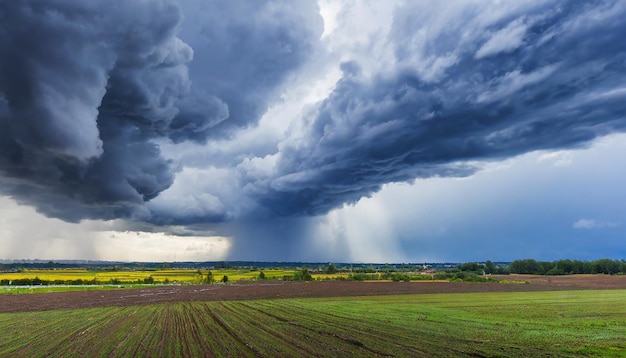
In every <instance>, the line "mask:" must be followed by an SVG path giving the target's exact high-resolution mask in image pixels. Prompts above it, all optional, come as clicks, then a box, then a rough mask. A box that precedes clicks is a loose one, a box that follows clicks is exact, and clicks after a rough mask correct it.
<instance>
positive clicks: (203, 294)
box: [0, 275, 626, 313]
mask: <svg viewBox="0 0 626 358" xmlns="http://www.w3.org/2000/svg"><path fill="white" fill-rule="evenodd" d="M493 278H496V279H501V280H509V281H526V282H530V283H527V284H501V283H466V282H456V283H449V282H428V281H426V282H424V281H420V282H351V281H321V282H271V281H269V282H258V283H244V284H229V285H204V286H156V287H150V288H141V289H119V290H105V291H83V292H59V293H33V294H21V295H0V313H6V312H29V311H46V310H55V309H75V308H93V307H107V306H132V305H149V304H155V303H166V302H192V301H225V300H248V299H273V298H298V297H301V298H304V297H338V296H368V295H394V294H419V293H465V292H530V291H554V290H574V289H626V276H608V275H572V276H532V275H510V276H493Z"/></svg>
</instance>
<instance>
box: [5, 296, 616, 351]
mask: <svg viewBox="0 0 626 358" xmlns="http://www.w3.org/2000/svg"><path fill="white" fill-rule="evenodd" d="M625 302H626V290H602V291H599V290H598V291H591V290H588V291H555V292H534V293H471V294H431V295H402V296H374V297H349V298H348V297H344V298H324V299H276V300H249V301H224V302H196V303H176V304H158V305H151V306H132V307H108V308H95V309H80V310H56V311H47V312H33V313H11V314H0V337H1V338H0V356H3V357H4V356H7V357H42V356H51V357H72V356H117V357H128V356H149V357H159V356H160V357H173V356H179V357H196V356H217V357H234V356H236V357H239V356H248V357H259V356H261V357H281V356H282V357H285V356H294V357H306V356H325V357H369V356H371V357H374V356H385V355H390V356H397V357H416V356H427V357H437V356H439V357H451V356H486V357H502V356H505V357H555V356H559V357H568V356H572V357H574V356H575V357H578V356H597V357H610V356H614V357H624V356H626V304H624V303H625Z"/></svg>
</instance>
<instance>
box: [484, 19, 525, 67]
mask: <svg viewBox="0 0 626 358" xmlns="http://www.w3.org/2000/svg"><path fill="white" fill-rule="evenodd" d="M527 28H528V25H527V24H526V23H525V19H518V20H515V21H513V22H511V23H510V24H509V25H508V26H507V27H505V28H504V29H502V30H500V31H498V32H496V33H495V34H493V35H492V36H491V38H489V40H487V42H485V43H484V44H483V45H482V46H481V47H480V49H478V51H476V55H475V58H476V59H481V58H483V57H487V56H493V55H496V54H498V53H500V52H511V51H513V50H515V49H516V48H518V47H520V46H521V45H522V43H523V41H522V40H523V39H524V34H526V29H527Z"/></svg>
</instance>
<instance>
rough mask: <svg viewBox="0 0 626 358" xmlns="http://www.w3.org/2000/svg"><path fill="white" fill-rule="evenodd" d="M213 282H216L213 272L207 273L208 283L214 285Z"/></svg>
mask: <svg viewBox="0 0 626 358" xmlns="http://www.w3.org/2000/svg"><path fill="white" fill-rule="evenodd" d="M213 282H214V279H213V272H211V270H209V272H207V274H206V283H208V284H212V283H213Z"/></svg>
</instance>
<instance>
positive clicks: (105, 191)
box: [0, 1, 321, 221]
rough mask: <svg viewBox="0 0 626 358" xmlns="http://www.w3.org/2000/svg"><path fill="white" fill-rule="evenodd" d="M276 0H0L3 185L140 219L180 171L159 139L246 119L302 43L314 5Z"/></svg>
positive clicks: (28, 195)
mask: <svg viewBox="0 0 626 358" xmlns="http://www.w3.org/2000/svg"><path fill="white" fill-rule="evenodd" d="M282 5H284V6H279V5H276V4H273V3H271V2H260V1H258V2H195V3H191V2H188V3H185V5H184V9H183V10H184V11H186V13H185V14H183V12H181V9H180V8H179V5H178V4H177V3H176V2H174V1H132V2H127V1H113V2H110V1H88V2H75V1H19V2H18V1H6V2H2V3H0V185H1V190H2V193H3V194H5V195H9V196H11V197H13V198H15V199H16V200H17V201H19V202H20V203H27V204H30V205H34V206H35V207H36V208H37V209H38V210H39V211H40V212H43V213H44V214H46V215H48V216H53V217H58V218H62V219H64V220H68V221H78V220H81V219H84V218H104V219H110V218H117V217H125V218H133V219H136V220H151V213H150V212H149V210H148V209H146V208H145V206H144V203H145V202H146V201H148V200H150V199H153V198H155V197H156V196H158V195H159V193H161V192H162V191H163V190H165V189H167V188H168V187H170V185H171V184H172V183H173V180H174V172H175V170H178V168H177V167H176V165H174V163H170V162H169V161H167V160H166V159H164V158H163V155H162V153H161V149H160V147H159V145H158V144H156V143H157V141H158V140H163V139H164V138H172V139H173V140H175V141H176V142H181V141H185V140H188V139H193V140H204V139H205V138H206V137H207V136H209V135H210V134H211V133H212V131H215V132H216V133H221V134H220V135H224V134H225V133H227V132H229V131H230V130H232V129H235V128H239V127H244V126H247V125H249V124H251V123H255V122H256V121H258V119H259V116H260V114H262V113H263V112H264V110H265V106H267V105H268V103H267V101H269V100H270V99H271V98H272V95H273V93H272V91H273V90H274V89H275V87H276V86H278V84H279V83H280V82H281V81H282V80H284V78H285V76H286V74H288V73H289V72H290V71H291V70H293V69H294V68H296V67H297V66H298V65H299V64H300V63H302V62H303V61H304V60H305V59H306V56H307V54H308V53H309V52H310V51H311V49H312V46H311V44H310V42H311V41H312V40H315V39H316V38H317V37H319V33H320V32H321V24H320V19H319V15H317V14H316V8H315V6H314V4H309V3H307V4H304V3H302V4H298V5H295V4H294V5H292V4H290V3H284V4H282ZM311 11H312V12H313V13H312V14H311ZM196 12H198V13H203V14H208V15H210V16H209V17H207V18H194V14H195V13H196ZM312 15H313V16H312ZM185 16H186V17H188V18H189V25H188V27H189V28H190V29H191V30H194V29H195V30H198V31H200V30H201V31H202V34H201V35H200V33H194V32H193V31H191V32H189V31H186V32H185V40H187V41H188V42H190V43H193V45H194V46H196V45H197V46H198V52H197V53H198V59H197V61H198V62H197V63H195V64H194V65H193V68H192V72H193V74H194V76H196V77H197V78H198V81H197V83H193V84H192V81H191V80H190V76H189V74H188V66H189V64H190V63H191V62H192V59H193V57H194V50H192V48H191V47H190V46H189V45H188V44H187V43H186V42H184V41H183V40H181V39H180V38H179V37H178V36H179V32H180V30H181V21H182V20H183V18H184V17H185ZM316 16H317V18H316ZM303 19H312V20H310V21H300V20H303ZM194 21H195V22H194ZM200 37H201V39H199V38H200ZM203 46H204V47H203ZM194 81H195V79H194ZM227 122H228V123H227ZM221 128H223V130H222V129H221ZM226 129H228V131H227V130H226Z"/></svg>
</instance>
